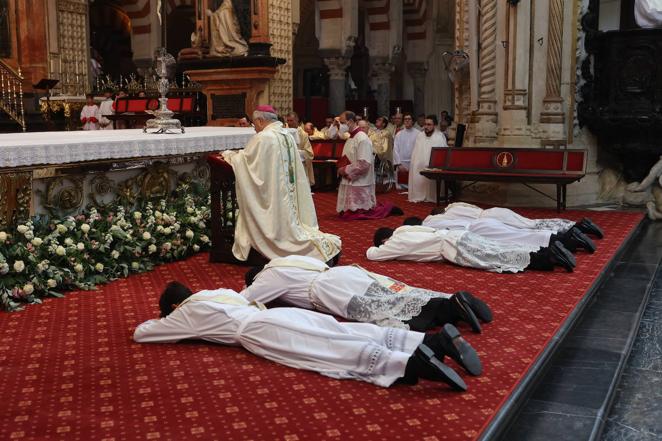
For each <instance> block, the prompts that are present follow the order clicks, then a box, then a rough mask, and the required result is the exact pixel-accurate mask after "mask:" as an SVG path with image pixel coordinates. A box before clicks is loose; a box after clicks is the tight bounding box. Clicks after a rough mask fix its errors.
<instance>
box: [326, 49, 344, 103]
mask: <svg viewBox="0 0 662 441" xmlns="http://www.w3.org/2000/svg"><path fill="white" fill-rule="evenodd" d="M324 63H325V64H326V66H327V67H328V68H329V112H331V113H332V114H334V115H338V114H339V113H340V112H342V111H344V110H345V77H346V75H347V72H346V71H345V69H347V67H349V64H350V59H349V58H345V57H329V58H325V59H324Z"/></svg>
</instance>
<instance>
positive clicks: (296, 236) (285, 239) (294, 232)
mask: <svg viewBox="0 0 662 441" xmlns="http://www.w3.org/2000/svg"><path fill="white" fill-rule="evenodd" d="M253 124H254V125H255V131H256V132H257V134H256V135H255V136H253V138H252V139H251V140H250V141H249V142H248V144H247V145H246V147H245V148H244V149H243V150H241V151H224V152H223V158H224V159H225V160H226V161H227V162H229V163H230V164H231V165H232V168H233V170H234V173H235V177H236V183H235V187H236V191H237V202H238V204H239V217H238V220H237V225H236V227H235V234H234V246H233V247H232V252H233V254H234V256H235V257H236V258H237V259H239V260H241V261H245V260H246V259H247V258H248V253H249V252H250V250H251V247H253V248H254V249H255V250H256V251H258V252H259V253H260V254H262V255H263V256H265V257H267V258H268V259H273V258H276V257H282V256H287V255H290V254H302V255H305V256H311V257H315V258H317V259H320V260H322V261H323V262H327V261H329V260H331V259H333V258H334V257H336V256H337V255H338V254H339V253H340V246H341V242H340V238H339V237H338V236H334V235H332V234H325V233H322V232H321V231H320V230H319V227H318V225H317V215H316V213H315V205H314V204H313V198H312V195H311V193H310V184H309V183H308V179H307V178H306V173H305V171H304V169H303V164H302V162H301V160H300V158H299V153H298V150H297V146H296V143H295V141H294V138H293V137H292V135H290V134H289V133H288V131H287V129H285V128H284V127H283V124H282V123H281V122H279V121H278V115H277V114H276V111H275V110H274V109H273V107H271V106H258V108H257V110H256V111H255V112H253Z"/></svg>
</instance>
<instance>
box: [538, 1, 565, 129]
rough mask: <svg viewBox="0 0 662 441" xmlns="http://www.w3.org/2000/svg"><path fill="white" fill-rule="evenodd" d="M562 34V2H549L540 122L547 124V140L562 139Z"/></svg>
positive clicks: (563, 116)
mask: <svg viewBox="0 0 662 441" xmlns="http://www.w3.org/2000/svg"><path fill="white" fill-rule="evenodd" d="M562 33H563V0H550V2H549V32H548V34H547V78H546V82H545V90H546V94H545V98H544V99H543V109H542V112H541V113H540V122H541V123H543V124H549V126H548V134H547V136H548V138H550V139H551V138H553V139H558V138H563V136H564V134H563V122H564V120H565V115H564V112H563V98H561V44H562V41H561V39H562V37H563V36H562Z"/></svg>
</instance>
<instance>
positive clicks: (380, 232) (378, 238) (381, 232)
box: [372, 227, 395, 247]
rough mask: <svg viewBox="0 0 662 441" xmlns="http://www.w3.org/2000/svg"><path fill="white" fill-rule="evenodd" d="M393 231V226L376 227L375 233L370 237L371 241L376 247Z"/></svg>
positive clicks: (391, 234)
mask: <svg viewBox="0 0 662 441" xmlns="http://www.w3.org/2000/svg"><path fill="white" fill-rule="evenodd" d="M393 231H395V230H393V228H388V227H382V228H377V231H375V235H374V236H373V238H372V243H373V244H375V246H376V247H378V246H380V245H382V244H383V243H384V241H386V240H387V239H388V238H390V237H391V236H393Z"/></svg>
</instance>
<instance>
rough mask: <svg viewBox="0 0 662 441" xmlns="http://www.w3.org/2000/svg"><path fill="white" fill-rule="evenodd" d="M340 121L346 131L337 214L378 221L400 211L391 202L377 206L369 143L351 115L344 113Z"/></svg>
mask: <svg viewBox="0 0 662 441" xmlns="http://www.w3.org/2000/svg"><path fill="white" fill-rule="evenodd" d="M342 118H343V119H344V120H345V121H346V123H347V127H348V128H349V130H350V132H349V134H350V137H349V139H348V140H347V141H345V145H344V147H343V153H342V158H341V159H340V161H338V175H339V176H341V177H342V179H341V181H340V186H339V187H338V201H337V204H336V211H337V212H338V213H339V214H340V218H341V219H343V220H360V219H381V218H384V217H387V216H389V215H391V214H402V210H400V209H399V208H397V207H395V206H394V205H393V204H391V203H390V202H385V203H377V196H376V195H375V157H374V153H373V151H372V142H370V138H368V135H366V134H365V132H364V131H363V130H361V128H360V127H359V126H358V124H357V122H356V115H355V114H354V112H350V111H346V112H343V115H342Z"/></svg>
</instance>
